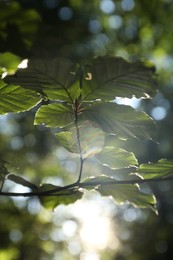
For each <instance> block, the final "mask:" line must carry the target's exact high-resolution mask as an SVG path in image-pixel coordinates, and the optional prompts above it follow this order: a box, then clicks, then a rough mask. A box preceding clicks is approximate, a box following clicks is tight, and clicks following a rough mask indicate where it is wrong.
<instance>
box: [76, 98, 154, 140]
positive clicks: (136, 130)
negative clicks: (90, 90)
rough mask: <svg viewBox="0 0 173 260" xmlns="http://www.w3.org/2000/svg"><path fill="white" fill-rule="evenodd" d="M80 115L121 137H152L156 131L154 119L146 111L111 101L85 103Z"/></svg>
mask: <svg viewBox="0 0 173 260" xmlns="http://www.w3.org/2000/svg"><path fill="white" fill-rule="evenodd" d="M81 117H83V118H84V119H86V120H90V121H94V122H96V123H97V124H98V125H99V126H100V127H101V128H102V130H103V131H105V132H108V133H112V134H115V135H117V137H120V138H123V139H127V138H130V137H136V138H139V139H145V138H146V139H148V138H152V137H154V136H155V132H156V126H155V123H154V121H153V120H152V119H151V118H150V117H149V116H148V115H147V114H146V113H144V112H138V111H136V110H135V109H133V108H132V107H130V106H125V105H118V104H115V103H112V102H105V103H102V102H93V104H89V105H86V107H85V108H84V110H83V113H82V115H81Z"/></svg>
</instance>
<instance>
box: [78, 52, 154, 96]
mask: <svg viewBox="0 0 173 260" xmlns="http://www.w3.org/2000/svg"><path fill="white" fill-rule="evenodd" d="M153 72H154V66H148V65H147V64H146V63H142V62H136V63H130V62H127V61H125V60H124V59H122V58H120V57H109V56H105V57H99V58H95V59H93V60H92V61H91V63H89V64H87V65H86V66H85V75H86V76H85V79H84V83H83V88H82V96H83V98H84V99H85V100H93V99H103V100H113V99H114V98H115V97H132V96H136V97H138V98H140V97H147V96H148V95H150V94H152V93H153V92H154V91H155V89H156V88H157V86H156V81H155V79H154V76H153V74H154V73H153ZM88 75H90V77H88Z"/></svg>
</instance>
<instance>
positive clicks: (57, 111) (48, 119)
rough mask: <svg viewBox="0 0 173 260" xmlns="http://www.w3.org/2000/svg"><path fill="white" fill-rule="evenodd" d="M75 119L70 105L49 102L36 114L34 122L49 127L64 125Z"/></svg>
mask: <svg viewBox="0 0 173 260" xmlns="http://www.w3.org/2000/svg"><path fill="white" fill-rule="evenodd" d="M73 121H74V116H73V111H72V108H71V107H70V106H67V105H65V104H64V105H63V104H57V103H54V104H49V105H44V106H42V107H41V108H40V109H39V110H38V111H37V113H36V115H35V121H34V124H36V125H38V124H43V125H45V126H48V127H64V126H66V125H68V124H70V123H72V122H73Z"/></svg>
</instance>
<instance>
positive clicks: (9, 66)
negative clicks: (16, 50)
mask: <svg viewBox="0 0 173 260" xmlns="http://www.w3.org/2000/svg"><path fill="white" fill-rule="evenodd" d="M20 61H21V58H20V57H19V56H16V55H14V54H13V53H10V52H4V53H1V54H0V67H2V68H5V71H8V72H9V73H14V72H15V71H16V69H17V66H18V65H19V63H20Z"/></svg>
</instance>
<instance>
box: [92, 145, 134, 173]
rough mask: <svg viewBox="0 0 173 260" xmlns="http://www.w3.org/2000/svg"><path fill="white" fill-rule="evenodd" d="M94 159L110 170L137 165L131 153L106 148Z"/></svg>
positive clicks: (109, 147) (110, 147)
mask: <svg viewBox="0 0 173 260" xmlns="http://www.w3.org/2000/svg"><path fill="white" fill-rule="evenodd" d="M95 157H96V158H97V159H98V160H99V161H100V162H101V163H102V164H103V165H107V166H108V167H110V168H112V169H120V168H125V167H129V166H132V165H136V164H138V161H137V159H136V157H135V155H134V154H133V153H129V152H127V151H125V150H123V149H121V148H115V147H113V146H107V147H104V148H103V149H102V151H101V152H100V153H98V154H96V155H95Z"/></svg>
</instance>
